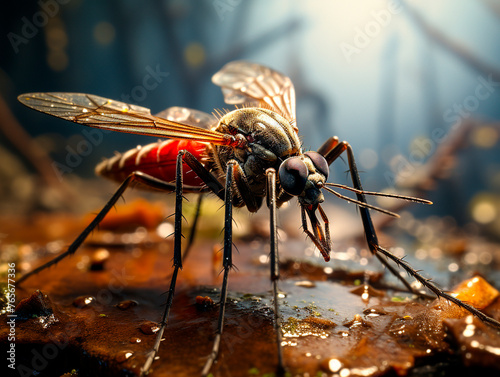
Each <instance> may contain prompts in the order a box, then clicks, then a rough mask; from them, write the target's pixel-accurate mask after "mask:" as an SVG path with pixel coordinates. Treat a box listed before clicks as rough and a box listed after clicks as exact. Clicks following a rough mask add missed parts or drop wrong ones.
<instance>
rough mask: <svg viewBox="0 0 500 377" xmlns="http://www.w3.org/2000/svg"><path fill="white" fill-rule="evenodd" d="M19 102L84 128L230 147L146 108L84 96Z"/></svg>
mask: <svg viewBox="0 0 500 377" xmlns="http://www.w3.org/2000/svg"><path fill="white" fill-rule="evenodd" d="M18 100H19V101H20V102H21V103H23V104H24V105H26V106H28V107H31V108H32V109H35V110H38V111H41V112H42V113H46V114H49V115H52V116H55V117H57V118H62V119H66V120H69V121H71V122H75V123H79V124H83V125H85V126H89V127H94V128H101V129H106V130H112V131H119V132H127V133H133V134H140V135H151V136H157V137H162V138H172V139H185V140H196V141H200V142H207V143H214V144H222V145H233V144H235V141H234V138H233V137H232V136H230V135H225V134H222V133H220V132H216V131H212V130H209V129H204V128H200V127H195V126H192V125H188V124H183V123H181V122H178V121H175V120H167V119H164V118H160V117H157V116H154V115H151V111H150V110H149V109H147V108H145V107H141V106H136V105H130V104H127V103H124V102H120V101H115V100H110V99H107V98H103V97H99V96H95V95H91V94H83V93H27V94H22V95H20V96H19V97H18Z"/></svg>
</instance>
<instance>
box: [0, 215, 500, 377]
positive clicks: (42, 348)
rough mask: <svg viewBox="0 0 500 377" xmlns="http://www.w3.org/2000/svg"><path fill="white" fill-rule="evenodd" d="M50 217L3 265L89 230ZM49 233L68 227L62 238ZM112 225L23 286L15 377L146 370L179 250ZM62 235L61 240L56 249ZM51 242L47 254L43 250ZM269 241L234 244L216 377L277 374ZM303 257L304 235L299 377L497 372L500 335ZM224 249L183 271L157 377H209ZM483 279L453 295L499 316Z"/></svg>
mask: <svg viewBox="0 0 500 377" xmlns="http://www.w3.org/2000/svg"><path fill="white" fill-rule="evenodd" d="M44 216H45V217H42V218H38V219H31V220H30V221H31V222H32V223H34V224H36V226H35V227H32V228H31V229H34V230H33V231H32V232H31V233H30V234H27V235H25V236H24V238H23V240H24V241H23V242H24V243H17V244H14V243H13V244H12V245H15V247H14V246H12V247H11V248H10V249H8V250H7V251H5V248H4V252H6V253H8V252H11V253H12V255H11V256H9V257H8V258H10V260H12V261H15V263H16V269H17V272H18V273H21V272H23V271H24V270H25V269H29V268H33V267H34V266H37V265H39V264H40V263H41V262H43V261H46V260H48V259H49V258H50V257H52V256H53V255H56V254H57V253H59V252H61V251H63V250H64V246H65V242H68V241H70V240H71V237H72V236H74V235H76V234H78V233H77V232H78V230H81V229H82V228H81V226H82V221H81V220H80V219H78V218H76V217H67V216H60V215H52V216H51V217H47V216H46V215H44ZM129 220H130V219H128V218H127V223H128V222H129ZM2 221H3V225H4V226H5V227H4V229H9V232H8V234H9V237H17V240H19V239H20V238H19V237H18V236H19V234H18V233H17V234H16V231H15V229H26V228H23V226H22V225H23V224H24V223H23V221H25V220H24V219H18V220H16V219H14V220H12V219H10V220H9V221H8V224H7V221H6V220H5V219H4V220H2ZM16 222H19V223H18V224H16ZM49 223H50V224H52V225H51V227H53V226H54V224H56V225H58V226H59V230H58V232H60V233H59V234H58V235H57V237H55V238H54V237H50V235H51V234H52V235H53V234H54V232H55V231H54V230H53V229H52V230H49V229H48V225H47V224H49ZM143 225H144V224H143ZM16 226H17V228H16ZM56 228H57V227H56ZM105 228H106V227H104V229H101V230H100V231H96V232H95V234H94V235H93V237H92V239H90V240H89V241H90V242H88V243H87V244H85V245H84V246H83V247H82V248H81V249H80V250H78V252H77V253H76V254H75V255H74V256H72V257H71V258H67V259H65V260H63V261H61V262H60V263H58V264H57V266H55V267H51V268H49V269H48V270H45V271H43V272H41V273H39V274H38V275H35V276H33V277H32V278H30V279H29V280H27V281H26V282H25V283H24V284H23V285H22V286H16V291H15V295H16V312H15V314H16V315H17V318H16V321H15V366H16V368H17V369H16V372H17V374H13V375H19V376H29V375H38V376H61V375H71V373H73V375H78V376H96V375H102V376H136V375H138V374H139V373H140V367H141V366H142V364H143V363H144V361H145V360H146V355H147V353H148V352H149V351H150V349H151V347H152V345H153V342H154V339H155V334H156V332H157V331H158V325H157V323H158V321H159V320H160V318H161V314H162V305H163V303H164V301H165V297H166V296H165V291H166V290H167V287H168V283H169V275H170V272H171V271H172V269H171V264H172V243H171V241H168V240H167V241H165V240H164V239H163V238H162V237H161V236H160V235H158V232H157V231H156V230H155V229H153V230H151V229H150V228H151V227H150V226H141V227H139V228H135V229H133V230H130V229H127V230H126V231H120V229H118V230H116V228H119V226H117V227H115V228H113V231H112V232H111V231H110V230H106V229H105ZM54 239H55V240H64V241H58V242H59V243H57V244H54V243H53V242H55V241H54ZM9 241H10V240H9V239H7V240H4V242H5V244H8V243H9ZM51 242H52V243H51ZM48 244H49V245H51V246H50V247H49V249H51V248H52V250H49V251H47V245H48ZM36 245H43V247H42V246H40V250H38V248H37V246H36ZM266 245H267V241H266V239H265V236H264V237H262V236H259V235H255V234H246V235H244V237H241V238H240V240H237V241H236V247H237V251H236V250H235V253H234V254H235V255H234V264H235V266H236V267H237V269H234V271H232V272H231V275H230V292H229V294H228V302H229V303H228V306H227V309H226V324H225V327H224V334H223V342H222V348H221V352H220V355H219V358H218V360H217V363H216V365H215V366H214V368H213V370H212V374H213V376H272V375H273V373H274V372H275V370H276V364H277V352H276V344H275V335H274V328H273V310H272V301H271V284H270V282H269V268H268V261H267V253H268V251H267V250H268V249H267V248H266ZM306 247H310V245H308V244H307V242H304V241H303V239H302V238H301V239H300V240H294V239H292V238H289V239H288V240H285V241H284V242H282V243H281V244H280V250H281V255H282V263H281V272H282V279H281V281H280V285H279V287H280V300H281V306H280V311H281V315H282V317H283V323H282V326H281V327H282V331H283V335H284V337H283V346H284V361H285V364H286V366H287V370H288V374H289V375H290V376H333V375H338V376H344V377H346V376H380V375H414V376H423V375H429V374H433V375H452V374H453V375H457V373H459V374H460V375H463V374H464V373H465V374H470V375H473V374H477V373H479V374H481V375H498V373H500V333H499V332H498V331H496V330H494V329H493V328H492V327H491V326H489V325H485V324H484V323H482V322H481V321H479V320H478V319H476V318H473V317H471V316H469V315H467V313H465V312H463V311H461V310H458V309H456V307H455V306H454V305H451V304H447V303H446V302H443V301H439V300H432V299H427V300H426V299H418V298H416V297H414V296H412V295H410V294H407V293H402V292H398V291H395V290H393V289H389V288H388V285H386V284H385V275H384V274H383V270H381V272H374V273H371V274H367V273H365V272H364V269H363V267H362V266H358V268H357V269H355V270H345V269H336V267H335V264H329V265H328V266H327V267H325V265H324V264H321V263H315V262H314V260H313V259H311V258H309V259H307V258H300V257H299V256H300V254H301V253H303V249H304V248H306ZM14 249H15V250H14ZM42 249H43V250H45V251H42ZM218 249H219V247H218V246H216V245H214V241H213V240H212V239H211V238H206V237H201V238H200V239H199V240H198V241H196V243H195V244H194V248H193V249H192V252H191V253H190V255H189V258H187V260H186V261H185V264H184V268H183V270H182V271H181V273H180V275H179V281H178V285H177V291H176V294H175V297H174V302H173V308H172V310H171V314H170V318H169V323H168V327H167V330H166V332H165V334H164V340H163V341H162V344H161V347H160V352H159V357H158V359H157V360H155V362H154V363H153V367H152V369H151V372H150V375H151V376H197V375H199V374H200V371H201V369H202V368H203V365H204V363H205V361H206V359H207V356H208V355H209V354H210V351H211V347H212V341H213V338H214V332H215V329H216V325H217V315H218V300H219V288H220V283H221V275H220V274H219V273H220V270H221V267H220V261H219V259H218V256H219V255H220V253H218V252H217V251H218ZM9 250H10V251H9ZM214 250H215V251H214ZM14 251H15V252H14ZM6 258H7V257H5V256H4V258H3V260H4V261H5V260H6ZM3 279H4V281H5V282H6V278H3ZM486 280H488V279H486ZM486 280H483V279H482V278H479V277H476V278H472V279H471V280H468V281H466V282H465V283H464V284H462V286H461V287H460V288H459V289H458V291H457V292H458V293H459V294H460V295H461V298H463V299H464V300H467V301H469V302H472V301H474V302H473V303H474V305H477V306H479V307H481V308H482V309H483V310H484V312H485V313H487V314H488V315H490V316H492V317H494V318H496V319H497V320H498V319H500V299H499V298H498V292H497V291H496V289H494V288H492V287H491V286H490V285H489V284H488V283H487V282H486ZM490 283H492V282H491V281H490ZM4 304H5V302H4ZM5 308H7V306H5V305H4V310H5ZM8 314H9V313H8V312H3V314H2V315H1V317H0V321H1V325H0V348H1V351H2V354H3V355H6V354H7V353H8V351H9V347H10V341H9V340H8V338H9V334H10V331H11V330H10V327H9V325H8V324H7V323H8V320H9V317H7V315H8ZM10 314H12V313H10ZM2 364H5V360H4V361H3V362H2Z"/></svg>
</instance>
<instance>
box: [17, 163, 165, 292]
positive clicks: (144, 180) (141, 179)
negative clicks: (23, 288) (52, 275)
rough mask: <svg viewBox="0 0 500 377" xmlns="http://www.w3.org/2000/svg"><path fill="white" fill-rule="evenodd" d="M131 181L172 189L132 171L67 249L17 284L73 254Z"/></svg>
mask: <svg viewBox="0 0 500 377" xmlns="http://www.w3.org/2000/svg"><path fill="white" fill-rule="evenodd" d="M132 182H140V183H142V184H145V185H147V186H149V187H152V188H155V189H158V190H163V191H171V190H172V185H171V184H170V183H167V182H164V181H161V180H159V179H157V178H154V177H152V176H150V175H148V174H144V173H142V172H133V173H131V174H130V175H129V176H128V177H127V178H126V179H125V180H124V181H123V182H122V184H121V185H120V187H118V189H117V190H116V192H115V193H114V194H113V196H112V197H111V199H109V200H108V202H107V203H106V205H105V206H104V207H103V209H101V211H100V212H99V213H98V214H97V216H96V217H95V218H94V220H92V222H91V223H90V224H89V225H88V226H87V227H86V228H85V229H84V230H83V232H82V233H81V234H80V235H79V236H78V237H77V238H76V240H75V241H73V243H72V244H71V245H70V246H69V247H68V249H67V250H66V251H65V252H64V253H62V254H59V255H58V256H57V257H55V258H54V259H51V260H50V261H48V262H47V263H45V264H43V265H41V266H39V267H37V268H35V269H34V270H32V271H30V272H28V273H27V274H25V275H23V276H22V277H21V278H19V280H18V281H17V284H21V283H22V282H24V281H25V280H26V279H28V278H29V277H30V276H32V275H35V274H37V273H39V272H40V271H43V270H44V269H46V268H48V267H50V266H53V265H54V264H56V263H57V262H60V261H61V260H62V259H64V258H66V257H67V256H70V255H73V254H74V253H75V252H76V250H77V249H78V248H79V247H80V245H81V244H82V243H83V241H85V239H86V238H87V237H88V235H89V234H90V233H91V232H92V231H93V230H94V229H95V228H96V227H97V226H98V225H99V223H100V222H101V221H102V219H103V218H104V217H105V216H106V214H107V213H108V212H109V211H110V209H111V208H113V206H114V205H115V203H116V202H117V201H118V199H119V198H120V197H121V196H122V194H123V193H124V192H125V190H126V189H127V188H128V187H129V186H130V184H131V183H132Z"/></svg>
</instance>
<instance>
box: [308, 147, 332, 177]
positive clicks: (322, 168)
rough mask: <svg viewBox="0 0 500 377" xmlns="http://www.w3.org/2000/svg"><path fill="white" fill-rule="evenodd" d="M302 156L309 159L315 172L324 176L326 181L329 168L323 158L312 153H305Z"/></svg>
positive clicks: (316, 153)
mask: <svg viewBox="0 0 500 377" xmlns="http://www.w3.org/2000/svg"><path fill="white" fill-rule="evenodd" d="M304 154H305V155H306V156H307V157H309V158H310V159H311V161H312V163H313V165H314V167H315V168H316V170H317V171H318V172H319V173H321V174H322V175H324V176H325V179H328V173H329V172H330V168H329V166H328V162H326V160H325V158H324V157H323V156H322V155H320V154H319V153H318V152H314V151H310V152H306V153H304Z"/></svg>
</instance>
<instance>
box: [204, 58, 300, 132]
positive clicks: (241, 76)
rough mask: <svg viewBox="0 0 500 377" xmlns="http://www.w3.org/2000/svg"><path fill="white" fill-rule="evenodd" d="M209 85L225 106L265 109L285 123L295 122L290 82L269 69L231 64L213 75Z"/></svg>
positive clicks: (293, 99)
mask: <svg viewBox="0 0 500 377" xmlns="http://www.w3.org/2000/svg"><path fill="white" fill-rule="evenodd" d="M212 82H213V83H214V84H215V85H218V86H220V87H221V88H222V93H223V94H224V100H225V101H226V103H228V104H231V105H238V104H243V103H249V104H251V105H254V106H264V107H265V105H267V106H270V107H271V108H272V109H273V110H274V111H276V112H278V113H280V114H281V115H283V117H285V119H287V120H289V121H295V89H294V87H293V83H292V80H290V78H289V77H287V76H285V75H283V74H281V73H279V72H277V71H275V70H273V69H271V68H268V67H265V66H263V65H260V64H256V63H249V62H245V61H234V62H230V63H227V64H226V65H225V66H224V67H222V68H221V69H220V71H219V72H217V73H216V74H215V75H213V76H212ZM294 128H296V127H294ZM295 131H298V130H297V129H295Z"/></svg>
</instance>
